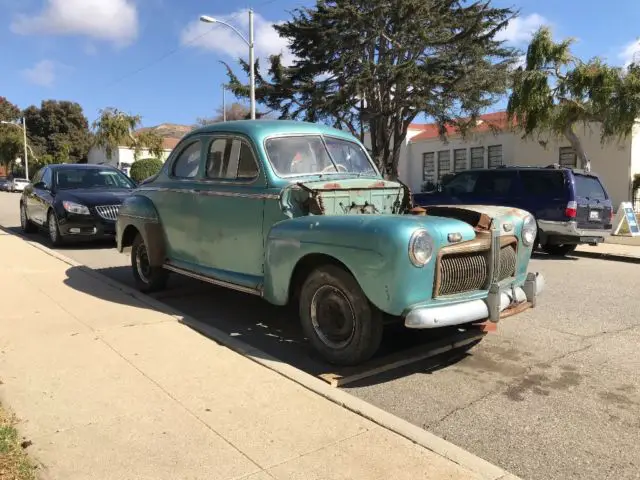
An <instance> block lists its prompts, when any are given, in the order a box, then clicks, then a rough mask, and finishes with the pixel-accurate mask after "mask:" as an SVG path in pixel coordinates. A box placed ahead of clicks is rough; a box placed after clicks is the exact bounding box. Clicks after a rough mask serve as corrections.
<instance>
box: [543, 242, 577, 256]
mask: <svg viewBox="0 0 640 480" xmlns="http://www.w3.org/2000/svg"><path fill="white" fill-rule="evenodd" d="M576 247H577V245H567V244H560V245H543V246H542V250H544V251H545V252H547V253H548V254H549V255H553V256H555V257H564V256H565V255H568V254H570V253H573V252H574V251H575V250H576Z"/></svg>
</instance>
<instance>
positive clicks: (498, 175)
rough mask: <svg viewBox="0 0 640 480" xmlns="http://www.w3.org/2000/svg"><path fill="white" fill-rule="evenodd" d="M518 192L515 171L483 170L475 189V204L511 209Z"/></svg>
mask: <svg viewBox="0 0 640 480" xmlns="http://www.w3.org/2000/svg"><path fill="white" fill-rule="evenodd" d="M516 190H517V172H516V171H515V170H509V169H507V168H505V169H495V170H482V171H480V173H479V175H478V179H477V181H476V182H475V185H474V188H473V197H472V198H473V203H477V204H478V205H497V206H506V207H511V206H513V204H514V202H515V198H516V193H517V192H516Z"/></svg>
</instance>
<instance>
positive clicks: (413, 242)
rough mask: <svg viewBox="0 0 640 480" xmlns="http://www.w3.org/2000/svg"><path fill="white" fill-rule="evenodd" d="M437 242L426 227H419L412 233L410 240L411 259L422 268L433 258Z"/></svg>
mask: <svg viewBox="0 0 640 480" xmlns="http://www.w3.org/2000/svg"><path fill="white" fill-rule="evenodd" d="M434 250H435V244H434V242H433V238H432V237H431V235H429V232H428V231H427V230H425V229H424V228H419V229H417V230H416V231H415V232H413V233H412V234H411V239H410V240H409V260H411V263H412V264H413V265H414V266H416V267H418V268H422V267H424V266H425V265H426V264H428V263H429V261H430V260H431V259H432V258H433V252H434Z"/></svg>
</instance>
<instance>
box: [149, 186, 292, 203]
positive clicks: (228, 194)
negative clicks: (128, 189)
mask: <svg viewBox="0 0 640 480" xmlns="http://www.w3.org/2000/svg"><path fill="white" fill-rule="evenodd" d="M138 190H139V191H146V192H172V193H190V194H193V195H202V196H205V197H232V198H252V199H256V200H261V199H267V200H277V199H279V198H280V195H279V194H277V193H238V192H221V191H219V190H195V189H192V188H189V189H187V188H185V189H182V188H168V187H141V188H139V189H138Z"/></svg>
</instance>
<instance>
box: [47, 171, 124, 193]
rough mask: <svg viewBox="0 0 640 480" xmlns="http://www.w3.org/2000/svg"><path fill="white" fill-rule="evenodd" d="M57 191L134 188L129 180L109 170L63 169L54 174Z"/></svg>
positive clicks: (117, 172)
mask: <svg viewBox="0 0 640 480" xmlns="http://www.w3.org/2000/svg"><path fill="white" fill-rule="evenodd" d="M54 174H55V185H56V188H57V189H58V190H68V189H71V188H128V189H130V188H135V185H134V184H133V182H132V181H131V180H129V178H128V177H127V176H126V175H125V174H123V173H122V172H120V171H119V170H115V169H111V168H64V169H60V170H57V171H56V172H55V173H54Z"/></svg>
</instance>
